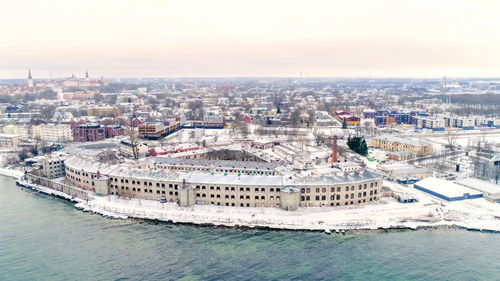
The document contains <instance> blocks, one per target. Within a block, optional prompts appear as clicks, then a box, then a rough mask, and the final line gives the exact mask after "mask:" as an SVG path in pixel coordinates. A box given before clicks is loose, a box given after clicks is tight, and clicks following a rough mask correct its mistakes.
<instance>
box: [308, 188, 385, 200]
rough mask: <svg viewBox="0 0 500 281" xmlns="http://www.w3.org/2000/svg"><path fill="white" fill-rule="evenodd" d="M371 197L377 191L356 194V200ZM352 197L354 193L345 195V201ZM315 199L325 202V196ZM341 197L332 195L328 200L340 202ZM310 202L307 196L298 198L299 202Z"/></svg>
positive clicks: (318, 196) (317, 196)
mask: <svg viewBox="0 0 500 281" xmlns="http://www.w3.org/2000/svg"><path fill="white" fill-rule="evenodd" d="M368 194H369V196H373V195H375V194H377V190H370V192H369V193H367V192H366V191H365V192H359V193H358V198H361V197H366V196H368ZM354 196H355V194H354V193H351V194H346V195H345V199H349V198H350V199H354ZM313 198H315V199H316V201H324V200H326V198H327V196H326V195H321V196H320V195H316V197H313ZM340 198H341V196H340V194H336V195H335V194H333V195H331V196H330V200H331V201H333V200H340ZM310 200H311V196H309V195H307V196H300V201H310Z"/></svg>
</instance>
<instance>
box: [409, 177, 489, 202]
mask: <svg viewBox="0 0 500 281" xmlns="http://www.w3.org/2000/svg"><path fill="white" fill-rule="evenodd" d="M415 185H418V186H420V187H423V188H425V189H427V190H430V191H433V192H436V193H439V194H441V195H444V196H446V197H449V198H454V197H461V196H463V195H464V194H466V193H469V194H470V195H475V194H481V192H479V191H477V190H473V189H470V188H468V187H465V186H463V185H458V184H456V183H454V182H452V181H447V180H443V179H439V178H434V177H429V178H425V179H423V180H421V181H418V182H416V183H415Z"/></svg>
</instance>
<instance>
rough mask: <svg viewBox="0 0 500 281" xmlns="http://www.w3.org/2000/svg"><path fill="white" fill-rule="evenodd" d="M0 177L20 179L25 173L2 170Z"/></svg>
mask: <svg viewBox="0 0 500 281" xmlns="http://www.w3.org/2000/svg"><path fill="white" fill-rule="evenodd" d="M0 175H3V176H7V177H11V178H15V179H20V178H21V177H22V176H23V175H24V172H23V171H19V170H14V169H8V168H0Z"/></svg>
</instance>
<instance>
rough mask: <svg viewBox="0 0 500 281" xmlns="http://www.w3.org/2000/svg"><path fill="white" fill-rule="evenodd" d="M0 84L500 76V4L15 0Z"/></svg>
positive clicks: (1, 46) (5, 17)
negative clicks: (138, 79)
mask: <svg viewBox="0 0 500 281" xmlns="http://www.w3.org/2000/svg"><path fill="white" fill-rule="evenodd" d="M2 10H3V12H4V13H2V17H0V25H1V26H2V27H3V30H2V33H3V35H2V37H0V62H1V63H0V79H6V78H27V76H28V69H29V68H31V72H32V75H33V78H34V79H39V78H50V77H54V78H56V77H68V76H70V75H71V74H75V75H76V76H79V77H84V75H85V70H86V69H88V70H89V75H90V77H91V78H98V77H101V76H104V77H116V78H122V77H142V78H148V77H158V78H162V77H165V78H168V77H299V76H300V73H302V74H303V76H304V77H306V76H308V77H373V78H385V77H395V78H399V77H402V78H414V77H415V78H439V77H443V76H447V77H498V76H500V53H499V52H498V51H497V50H499V49H500V39H498V38H497V36H494V35H495V34H496V33H497V30H499V28H500V18H498V16H497V15H498V14H500V3H497V2H495V1H486V0H484V1H472V0H439V1H430V0H421V1H395V0H381V1H361V0H359V1H318V0H316V1H227V0H215V1H194V0H188V1H153V0H149V1H94V0H90V1H71V2H67V1H60V0H48V1H9V2H8V3H4V5H2Z"/></svg>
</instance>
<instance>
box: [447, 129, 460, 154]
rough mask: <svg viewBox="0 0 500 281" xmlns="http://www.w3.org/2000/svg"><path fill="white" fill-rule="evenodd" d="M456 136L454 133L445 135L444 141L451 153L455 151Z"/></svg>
mask: <svg viewBox="0 0 500 281" xmlns="http://www.w3.org/2000/svg"><path fill="white" fill-rule="evenodd" d="M457 138H458V135H457V133H456V132H448V134H446V141H447V143H448V145H447V147H448V148H449V149H450V150H451V151H453V150H455V143H456V142H457Z"/></svg>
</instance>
